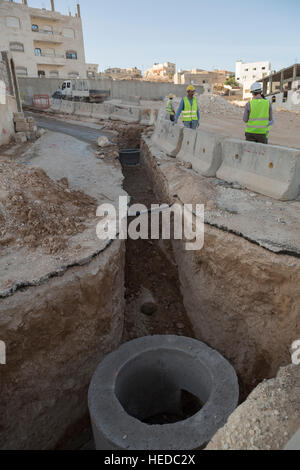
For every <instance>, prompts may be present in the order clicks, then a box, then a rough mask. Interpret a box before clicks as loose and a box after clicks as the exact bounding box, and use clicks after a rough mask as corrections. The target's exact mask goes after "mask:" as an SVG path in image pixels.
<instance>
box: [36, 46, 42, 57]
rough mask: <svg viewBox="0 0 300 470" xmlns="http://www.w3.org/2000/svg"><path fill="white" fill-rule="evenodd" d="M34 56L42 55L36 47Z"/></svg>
mask: <svg viewBox="0 0 300 470" xmlns="http://www.w3.org/2000/svg"><path fill="white" fill-rule="evenodd" d="M34 54H35V55H42V51H41V49H40V48H39V47H36V48H35V49H34Z"/></svg>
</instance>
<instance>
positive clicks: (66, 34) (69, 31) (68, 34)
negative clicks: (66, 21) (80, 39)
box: [63, 28, 75, 39]
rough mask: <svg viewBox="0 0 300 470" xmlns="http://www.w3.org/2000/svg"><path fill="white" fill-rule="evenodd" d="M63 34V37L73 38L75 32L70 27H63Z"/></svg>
mask: <svg viewBox="0 0 300 470" xmlns="http://www.w3.org/2000/svg"><path fill="white" fill-rule="evenodd" d="M63 36H64V37H65V38H70V39H75V32H74V30H73V29H71V28H64V29H63Z"/></svg>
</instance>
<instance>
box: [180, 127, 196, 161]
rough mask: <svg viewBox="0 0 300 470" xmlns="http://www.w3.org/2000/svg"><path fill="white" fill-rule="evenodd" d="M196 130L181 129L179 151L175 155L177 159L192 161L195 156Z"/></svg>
mask: <svg viewBox="0 0 300 470" xmlns="http://www.w3.org/2000/svg"><path fill="white" fill-rule="evenodd" d="M196 138H197V131H196V130H194V129H188V128H186V127H185V128H184V129H183V137H182V144H181V148H180V151H179V153H178V155H177V158H178V159H179V160H182V161H184V162H192V161H193V160H194V158H195V147H196Z"/></svg>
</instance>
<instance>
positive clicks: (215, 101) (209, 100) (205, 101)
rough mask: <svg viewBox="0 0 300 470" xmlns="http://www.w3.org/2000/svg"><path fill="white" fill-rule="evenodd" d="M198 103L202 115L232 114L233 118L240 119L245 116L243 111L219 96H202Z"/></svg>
mask: <svg viewBox="0 0 300 470" xmlns="http://www.w3.org/2000/svg"><path fill="white" fill-rule="evenodd" d="M198 103H199V107H200V113H202V114H210V113H213V114H219V115H226V114H230V115H231V116H236V117H239V118H242V116H243V109H241V108H238V107H237V106H234V105H233V104H231V103H230V102H229V101H227V100H225V99H224V98H222V97H221V96H218V95H208V94H207V95H206V94H203V95H200V96H199V97H198Z"/></svg>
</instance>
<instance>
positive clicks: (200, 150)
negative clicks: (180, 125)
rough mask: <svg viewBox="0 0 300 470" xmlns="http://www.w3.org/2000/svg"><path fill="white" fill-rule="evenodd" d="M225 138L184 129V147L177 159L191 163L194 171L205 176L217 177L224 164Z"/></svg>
mask: <svg viewBox="0 0 300 470" xmlns="http://www.w3.org/2000/svg"><path fill="white" fill-rule="evenodd" d="M222 140H223V138H222V137H219V136H218V135H216V134H213V133H211V132H207V131H203V130H201V129H198V130H197V131H194V130H192V129H184V131H183V140H182V147H181V150H180V152H179V153H178V155H177V157H178V158H179V160H182V161H184V162H190V163H191V164H192V165H193V169H194V170H195V171H197V172H198V173H200V174H201V175H203V176H216V172H217V170H218V169H219V167H220V165H221V163H222V147H221V142H222Z"/></svg>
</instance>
